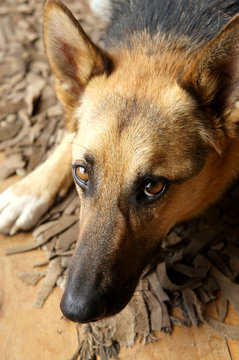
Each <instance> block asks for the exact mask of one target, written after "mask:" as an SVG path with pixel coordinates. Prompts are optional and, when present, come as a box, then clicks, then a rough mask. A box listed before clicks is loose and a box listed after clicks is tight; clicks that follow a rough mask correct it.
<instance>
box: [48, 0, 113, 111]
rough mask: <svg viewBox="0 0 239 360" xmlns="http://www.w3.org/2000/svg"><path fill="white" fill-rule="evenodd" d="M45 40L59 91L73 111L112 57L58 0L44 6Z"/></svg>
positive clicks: (108, 67) (105, 71)
mask: <svg viewBox="0 0 239 360" xmlns="http://www.w3.org/2000/svg"><path fill="white" fill-rule="evenodd" d="M44 42H45V48H46V52H47V56H48V59H49V62H50V66H51V68H52V71H53V73H54V75H55V78H56V91H57V95H58V97H59V99H60V101H61V102H62V103H63V105H64V107H65V109H66V110H67V111H69V112H71V111H72V110H73V109H74V108H75V106H76V102H78V101H79V98H80V95H81V93H82V91H83V90H84V88H85V86H86V85H87V83H88V81H89V80H90V79H91V78H92V77H93V76H97V75H100V74H103V73H106V74H109V73H110V72H111V70H112V61H111V59H110V57H109V56H108V55H107V54H106V53H105V52H104V51H103V50H101V49H99V48H98V47H97V46H96V45H95V44H94V43H93V42H92V41H91V40H90V38H89V37H88V36H87V35H86V33H85V32H84V30H83V29H82V27H81V26H80V25H79V23H78V22H77V20H76V19H75V18H74V16H73V15H72V13H71V12H70V11H69V10H68V8H67V7H66V6H65V5H64V4H62V3H61V2H60V1H58V0H48V1H46V3H45V7H44Z"/></svg>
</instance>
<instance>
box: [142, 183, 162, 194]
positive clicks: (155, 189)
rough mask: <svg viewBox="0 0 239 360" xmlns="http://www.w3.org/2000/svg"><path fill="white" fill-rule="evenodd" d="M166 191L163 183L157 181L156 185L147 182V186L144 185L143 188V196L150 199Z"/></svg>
mask: <svg viewBox="0 0 239 360" xmlns="http://www.w3.org/2000/svg"><path fill="white" fill-rule="evenodd" d="M165 189H166V183H165V182H164V181H158V182H156V183H153V182H149V183H148V184H147V185H145V187H144V193H145V195H147V196H148V197H149V198H152V197H154V196H157V195H160V194H163V192H164V191H165Z"/></svg>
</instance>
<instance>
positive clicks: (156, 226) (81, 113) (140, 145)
mask: <svg viewBox="0 0 239 360" xmlns="http://www.w3.org/2000/svg"><path fill="white" fill-rule="evenodd" d="M44 36H45V45H46V50H47V54H48V58H49V61H50V65H51V67H52V70H53V72H54V74H55V77H56V88H57V93H58V96H59V98H60V100H61V102H62V103H63V105H64V107H65V109H66V114H67V118H68V124H70V125H69V126H70V128H71V130H72V131H74V132H75V137H74V140H73V144H72V171H73V177H74V180H75V183H76V187H77V191H78V193H79V197H80V199H81V212H80V233H79V238H78V242H77V246H76V250H75V254H74V257H73V259H72V263H71V266H70V268H69V273H68V280H67V284H66V290H65V293H64V295H63V299H62V303H61V307H62V311H63V313H64V314H65V315H66V316H67V317H69V318H70V319H71V320H74V321H79V322H88V321H92V320H96V319H99V318H102V317H104V316H109V315H113V314H115V313H117V312H119V311H120V310H121V309H122V308H123V307H124V306H125V305H126V304H127V303H128V301H129V300H130V298H131V296H132V294H133V292H134V289H135V287H136V284H137V282H138V279H139V277H140V275H141V273H142V271H143V269H144V268H145V266H146V265H147V264H148V263H149V262H150V261H151V260H152V259H153V258H154V256H155V255H156V254H157V252H158V249H159V247H160V243H161V241H162V239H163V238H164V237H165V235H166V234H167V232H168V231H169V230H170V229H171V227H172V226H173V225H174V224H175V223H177V222H179V221H181V220H184V219H187V218H189V217H191V216H193V215H195V214H197V213H198V212H199V211H201V210H202V209H203V208H204V207H205V206H207V205H208V204H209V203H211V202H212V201H214V200H215V199H216V198H217V197H218V195H219V194H220V192H221V191H222V190H223V189H224V187H225V184H226V183H228V181H230V179H231V178H232V177H233V176H234V175H235V173H236V171H238V169H235V166H234V167H233V166H232V164H233V162H235V158H234V159H232V157H231V153H232V152H233V146H234V142H233V140H232V138H233V137H235V136H236V132H237V125H238V115H239V109H238V106H237V105H238V102H237V100H238V99H239V92H238V86H236V85H237V82H238V80H239V76H238V55H239V51H238V49H239V40H238V39H239V17H237V18H234V20H232V21H231V23H229V25H227V26H226V27H225V28H224V29H223V30H222V31H221V33H219V35H217V37H216V38H215V39H213V40H212V41H211V42H210V43H209V44H208V45H207V46H206V47H205V48H203V49H202V50H201V51H200V52H199V53H198V55H197V56H196V57H195V58H193V57H189V56H188V55H186V52H184V51H183V47H182V46H181V47H177V46H176V45H172V46H171V47H170V46H166V45H165V43H164V41H165V40H164V41H162V43H161V44H160V43H155V41H156V40H155V39H152V40H150V39H149V38H147V35H145V34H142V35H141V43H140V45H139V44H138V43H139V41H140V40H139V39H140V36H139V37H138V40H134V39H132V44H131V46H130V47H129V48H123V47H119V49H116V48H112V49H111V51H110V54H108V53H106V52H105V51H103V50H101V49H99V48H98V47H97V46H96V45H94V44H93V42H92V41H91V40H90V39H89V38H88V36H87V35H86V34H85V33H84V31H83V30H82V28H81V27H80V25H79V24H78V23H77V21H76V20H75V19H74V17H73V16H72V14H71V13H70V12H69V10H68V9H67V8H66V7H65V6H64V5H62V4H61V3H60V2H59V1H58V0H49V1H48V2H47V3H46V5H45V21H44ZM154 46H156V47H157V49H155V48H154ZM150 47H151V49H149V48H150ZM160 47H161V51H160V55H159V51H158V49H159V48H160ZM149 50H150V51H149Z"/></svg>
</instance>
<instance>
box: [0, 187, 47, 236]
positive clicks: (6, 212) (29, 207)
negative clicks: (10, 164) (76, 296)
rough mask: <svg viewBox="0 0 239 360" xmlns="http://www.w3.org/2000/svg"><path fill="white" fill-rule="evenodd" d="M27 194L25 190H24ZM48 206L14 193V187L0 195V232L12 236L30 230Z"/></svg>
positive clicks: (34, 197)
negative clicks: (20, 231)
mask: <svg viewBox="0 0 239 360" xmlns="http://www.w3.org/2000/svg"><path fill="white" fill-rule="evenodd" d="M24 190H25V191H24V192H27V189H24ZM48 207H49V204H47V203H46V201H44V200H43V199H41V198H37V197H36V196H33V195H24V194H22V195H20V194H19V191H18V194H16V193H14V185H13V186H12V187H11V188H9V189H7V190H6V191H4V192H3V193H2V194H1V195H0V232H2V233H4V234H10V235H13V234H15V233H16V232H17V231H19V230H29V229H31V228H32V227H33V226H34V225H35V224H36V223H37V221H38V220H39V219H40V217H41V216H42V215H43V214H44V213H45V212H46V210H47V209H48Z"/></svg>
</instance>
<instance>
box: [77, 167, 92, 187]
mask: <svg viewBox="0 0 239 360" xmlns="http://www.w3.org/2000/svg"><path fill="white" fill-rule="evenodd" d="M74 170H75V171H74V176H75V178H76V180H77V181H78V182H80V183H83V184H84V185H87V183H88V181H89V174H88V172H87V170H86V168H85V167H84V166H82V165H79V166H76V167H75V168H74Z"/></svg>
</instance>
